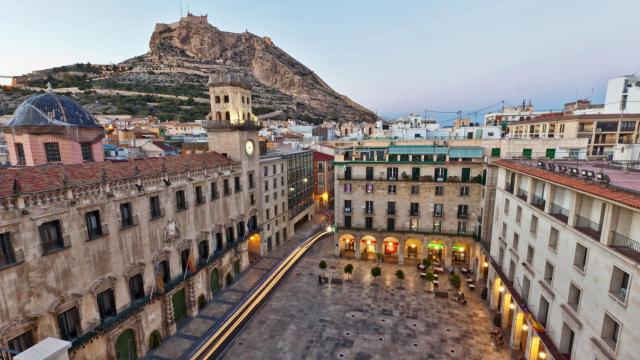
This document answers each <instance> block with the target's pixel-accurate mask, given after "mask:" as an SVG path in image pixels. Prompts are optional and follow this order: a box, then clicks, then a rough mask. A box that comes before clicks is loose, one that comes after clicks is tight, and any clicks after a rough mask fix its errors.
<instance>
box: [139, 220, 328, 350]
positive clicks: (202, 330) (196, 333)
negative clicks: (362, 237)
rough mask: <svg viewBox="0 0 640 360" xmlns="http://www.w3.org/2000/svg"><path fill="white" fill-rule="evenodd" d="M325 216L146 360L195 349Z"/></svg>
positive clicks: (226, 290)
mask: <svg viewBox="0 0 640 360" xmlns="http://www.w3.org/2000/svg"><path fill="white" fill-rule="evenodd" d="M323 220H324V216H316V217H315V218H314V219H313V221H311V222H309V223H307V224H305V225H304V226H303V227H302V228H300V229H298V231H297V232H296V233H295V234H294V235H293V236H292V237H291V238H289V239H288V240H287V241H285V242H284V243H283V244H282V245H280V246H279V247H277V248H275V249H273V250H272V251H271V252H270V253H268V254H267V255H266V256H264V257H262V258H260V259H258V260H257V261H256V262H255V263H253V264H252V265H251V266H250V267H249V268H248V269H247V270H245V272H243V273H242V274H240V276H239V277H238V279H237V280H236V281H235V282H234V283H233V284H231V286H228V287H226V288H224V289H222V291H220V292H219V293H218V294H217V295H216V296H214V298H213V299H212V300H211V301H210V302H209V304H207V306H205V307H204V308H203V309H201V310H200V311H199V312H198V315H197V316H195V317H193V318H189V319H187V320H185V321H184V322H183V323H181V324H180V328H179V329H178V332H176V333H175V334H174V335H172V336H171V337H169V338H167V339H165V341H163V342H162V344H161V345H160V347H158V348H157V349H154V350H152V351H150V352H149V353H148V354H147V355H146V356H145V359H157V360H168V359H184V358H186V356H187V355H188V354H189V353H190V352H191V350H192V349H193V348H194V346H196V344H198V343H200V342H201V341H202V340H203V339H204V338H205V337H206V335H207V334H211V333H212V332H213V331H214V329H215V328H217V327H218V326H219V325H220V323H221V322H222V321H223V320H224V319H225V318H226V317H227V316H228V315H229V313H230V312H231V311H232V310H233V309H235V308H236V306H237V305H238V304H240V303H241V302H242V300H243V299H244V298H245V297H246V296H247V295H249V293H250V292H251V290H252V289H253V288H254V287H255V286H256V285H257V284H258V283H259V282H260V281H262V280H263V278H264V277H265V276H266V275H267V274H268V273H269V272H270V271H271V269H273V268H274V267H275V265H276V264H278V263H279V262H280V260H282V259H283V258H284V257H285V256H286V255H287V254H288V253H289V252H291V251H292V250H293V249H294V248H295V247H297V246H298V244H299V243H300V242H301V241H303V240H305V239H307V238H308V237H309V236H310V235H311V234H312V233H313V232H315V231H316V230H317V228H318V227H319V226H320V224H321V223H322V221H323Z"/></svg>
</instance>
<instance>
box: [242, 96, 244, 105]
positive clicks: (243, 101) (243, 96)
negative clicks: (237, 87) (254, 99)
mask: <svg viewBox="0 0 640 360" xmlns="http://www.w3.org/2000/svg"><path fill="white" fill-rule="evenodd" d="M242 103H243V104H244V96H243V97H242Z"/></svg>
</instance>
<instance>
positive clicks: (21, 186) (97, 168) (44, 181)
mask: <svg viewBox="0 0 640 360" xmlns="http://www.w3.org/2000/svg"><path fill="white" fill-rule="evenodd" d="M163 164H164V169H165V171H166V172H167V173H179V172H184V171H187V170H200V169H203V168H206V167H212V166H216V165H227V164H233V161H231V160H229V159H228V158H226V157H224V156H222V155H220V154H218V153H216V152H207V153H202V154H191V155H182V156H171V157H162V158H144V159H139V160H130V161H121V162H110V161H105V162H95V163H84V164H74V165H48V166H37V167H23V168H8V169H0V198H2V197H9V196H13V195H14V194H15V193H19V194H29V193H37V192H43V191H51V190H56V189H62V188H65V187H68V186H79V185H87V184H95V183H99V182H102V181H103V180H105V179H103V174H106V180H107V181H114V180H122V179H127V178H131V177H134V176H136V175H139V176H142V177H145V176H154V175H159V174H161V173H163ZM136 173H137V174H136ZM65 175H66V176H65ZM65 177H66V184H65Z"/></svg>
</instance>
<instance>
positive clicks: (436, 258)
mask: <svg viewBox="0 0 640 360" xmlns="http://www.w3.org/2000/svg"><path fill="white" fill-rule="evenodd" d="M427 256H428V257H429V259H430V260H431V262H440V263H441V262H443V260H444V244H443V243H442V241H439V240H434V241H431V242H430V243H429V245H427Z"/></svg>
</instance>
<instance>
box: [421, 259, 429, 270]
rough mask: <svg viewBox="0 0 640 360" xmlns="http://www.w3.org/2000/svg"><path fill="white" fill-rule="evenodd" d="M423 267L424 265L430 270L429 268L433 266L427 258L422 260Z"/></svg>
mask: <svg viewBox="0 0 640 360" xmlns="http://www.w3.org/2000/svg"><path fill="white" fill-rule="evenodd" d="M422 265H424V267H425V268H426V269H428V268H429V266H431V260H429V259H427V258H424V259H422Z"/></svg>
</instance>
